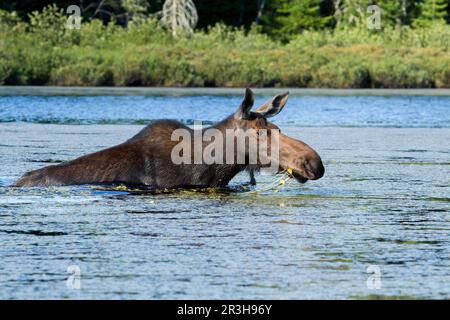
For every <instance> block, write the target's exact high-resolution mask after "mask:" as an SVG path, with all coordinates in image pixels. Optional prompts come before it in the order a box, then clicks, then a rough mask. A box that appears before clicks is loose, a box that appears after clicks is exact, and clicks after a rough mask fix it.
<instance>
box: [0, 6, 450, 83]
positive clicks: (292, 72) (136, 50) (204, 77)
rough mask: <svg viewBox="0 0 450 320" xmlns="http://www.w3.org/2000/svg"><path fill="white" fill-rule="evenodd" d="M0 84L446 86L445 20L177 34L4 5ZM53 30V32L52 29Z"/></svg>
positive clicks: (145, 24) (448, 31) (144, 24)
mask: <svg viewBox="0 0 450 320" xmlns="http://www.w3.org/2000/svg"><path fill="white" fill-rule="evenodd" d="M0 17H1V20H0V46H1V50H0V84H22V85H44V84H45V85H80V86H90V85H92V86H96V85H114V86H226V87H241V86H260V87H267V86H287V87H290V86H293V87H332V88H362V87H374V88H381V87H383V88H411V87H440V88H445V87H446V88H449V87H450V71H449V70H450V27H449V25H448V24H443V23H431V24H429V25H428V26H427V27H423V28H420V29H418V28H413V27H409V26H398V25H395V24H392V25H391V26H390V25H387V26H385V27H384V29H383V30H367V29H366V28H357V27H350V26H346V27H338V28H335V29H320V30H303V32H302V33H298V34H296V35H293V36H292V39H291V40H289V41H288V42H286V43H285V42H281V41H279V40H278V39H273V38H271V37H269V36H268V35H266V34H263V33H261V32H260V30H261V26H256V25H253V27H251V28H250V29H249V30H246V29H245V28H243V27H241V28H237V27H230V26H226V25H225V24H216V25H215V26H212V27H209V28H207V29H206V30H201V29H200V30H197V31H196V32H194V33H193V34H192V35H191V36H190V37H188V38H187V37H186V38H185V37H178V38H173V37H172V35H171V34H170V33H169V32H167V31H166V30H165V29H164V28H162V27H161V26H160V24H159V23H158V21H156V20H155V19H154V18H144V19H142V21H141V22H140V23H130V24H129V25H128V27H122V26H120V25H117V24H115V23H113V22H111V23H108V24H103V23H102V21H100V20H98V19H93V20H91V21H88V20H83V22H82V24H81V29H80V30H76V29H75V30H68V29H65V27H64V26H65V22H66V21H65V20H66V15H65V14H64V12H63V11H61V10H59V9H57V8H56V7H53V6H52V7H49V8H47V9H46V10H43V11H42V12H35V13H33V14H31V16H30V19H29V22H28V23H25V22H23V21H21V20H20V19H18V18H17V14H14V13H7V12H4V11H1V10H0ZM49 30H53V32H49Z"/></svg>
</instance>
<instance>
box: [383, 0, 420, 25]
mask: <svg viewBox="0 0 450 320" xmlns="http://www.w3.org/2000/svg"><path fill="white" fill-rule="evenodd" d="M376 5H378V6H379V7H380V8H381V16H382V22H383V23H385V24H389V25H405V24H407V23H408V22H409V16H408V14H410V13H411V8H412V5H413V1H411V0H399V1H392V0H377V1H376Z"/></svg>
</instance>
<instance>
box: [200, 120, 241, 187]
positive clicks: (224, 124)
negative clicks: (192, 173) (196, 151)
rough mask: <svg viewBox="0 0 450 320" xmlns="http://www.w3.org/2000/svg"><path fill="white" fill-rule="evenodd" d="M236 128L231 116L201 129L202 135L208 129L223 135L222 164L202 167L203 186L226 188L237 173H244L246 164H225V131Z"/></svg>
mask: <svg viewBox="0 0 450 320" xmlns="http://www.w3.org/2000/svg"><path fill="white" fill-rule="evenodd" d="M236 128H237V126H236V120H235V118H234V115H231V116H229V117H227V118H225V119H224V120H222V121H220V122H218V123H216V124H214V125H212V126H210V127H207V128H204V129H203V133H204V132H205V131H206V130H208V129H216V130H219V131H220V132H221V133H222V135H223V142H224V143H223V146H222V148H223V149H222V151H223V155H224V161H223V164H212V165H206V164H205V165H202V167H203V170H202V171H203V172H202V178H201V179H202V180H203V181H204V184H205V185H213V186H219V187H222V186H226V185H227V184H228V183H229V182H230V180H231V179H233V178H234V177H235V176H236V175H237V174H238V173H239V172H241V171H244V170H245V169H247V167H248V166H247V165H246V164H238V163H236V161H233V163H231V164H228V163H226V161H225V160H226V159H225V155H226V151H227V150H226V136H227V135H226V130H227V129H229V130H235V129H236ZM208 144H209V142H206V143H204V146H206V145H208ZM233 149H234V153H235V154H234V159H236V150H235V148H233Z"/></svg>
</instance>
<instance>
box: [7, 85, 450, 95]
mask: <svg viewBox="0 0 450 320" xmlns="http://www.w3.org/2000/svg"><path fill="white" fill-rule="evenodd" d="M284 91H289V94H290V95H291V96H385V97H395V96H433V97H450V89H324V88H322V89H307V88H284V87H283V88H253V92H254V94H255V95H261V96H262V95H264V96H271V95H275V94H277V93H280V92H284ZM242 93H243V88H224V87H222V88H198V87H184V88H180V87H100V86H99V87H62V86H0V96H198V95H209V96H232V95H237V96H240V95H242Z"/></svg>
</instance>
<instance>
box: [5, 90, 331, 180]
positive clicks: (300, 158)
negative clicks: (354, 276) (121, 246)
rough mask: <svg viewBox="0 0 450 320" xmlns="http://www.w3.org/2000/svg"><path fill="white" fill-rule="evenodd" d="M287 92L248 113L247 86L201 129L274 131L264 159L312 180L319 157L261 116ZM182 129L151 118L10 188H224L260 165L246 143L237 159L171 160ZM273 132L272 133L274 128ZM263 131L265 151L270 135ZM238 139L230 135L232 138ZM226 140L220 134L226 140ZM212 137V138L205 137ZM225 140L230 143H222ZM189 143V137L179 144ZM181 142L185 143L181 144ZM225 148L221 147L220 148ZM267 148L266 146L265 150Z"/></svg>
mask: <svg viewBox="0 0 450 320" xmlns="http://www.w3.org/2000/svg"><path fill="white" fill-rule="evenodd" d="M288 95H289V93H288V92H286V93H282V94H278V95H276V96H274V97H273V98H272V99H270V100H269V101H267V102H265V103H264V104H262V105H261V106H260V107H258V108H257V109H256V110H255V111H251V108H252V107H253V103H254V96H253V92H252V91H251V90H250V89H249V88H247V89H246V91H245V95H244V98H243V100H242V103H241V104H240V106H239V107H238V109H237V110H236V112H234V113H233V114H231V115H230V116H228V117H227V118H225V119H224V120H222V121H220V122H218V123H217V124H215V125H213V126H210V127H208V128H205V129H201V130H208V129H211V128H212V129H214V130H216V132H217V131H218V132H223V133H225V131H226V130H229V129H233V130H235V129H239V131H237V132H254V135H255V136H254V138H255V139H257V140H258V139H260V137H259V134H258V132H260V131H261V130H269V131H267V132H269V133H270V132H279V134H278V135H277V141H278V152H277V157H273V156H272V153H273V154H274V153H275V152H270V155H269V154H268V155H267V157H268V158H270V157H271V160H272V164H273V161H276V163H275V165H276V167H277V170H278V171H284V170H287V169H289V172H292V175H293V176H294V177H295V179H296V180H297V181H298V182H301V183H304V182H306V181H307V180H316V179H319V178H321V177H322V176H323V175H324V172H325V169H324V166H323V164H322V160H321V158H320V156H319V155H318V154H317V152H316V151H314V150H313V149H312V148H311V147H309V146H308V145H307V144H305V143H304V142H302V141H299V140H296V139H293V138H290V137H288V136H286V135H284V134H282V133H281V132H280V131H279V128H278V127H277V126H276V125H274V124H273V123H271V122H269V121H268V120H267V119H268V118H270V117H273V116H275V115H277V114H278V113H279V112H280V111H281V110H282V109H283V107H284V106H285V105H286V102H287V100H288ZM179 129H182V130H185V131H187V132H190V133H192V136H195V133H196V132H195V131H196V130H195V128H194V129H191V128H189V127H188V126H185V125H184V124H182V123H180V122H177V121H173V120H157V121H155V122H153V123H152V124H149V125H148V126H147V127H145V128H144V129H142V130H141V131H140V132H139V133H138V134H136V135H135V136H134V137H132V138H131V139H129V140H127V141H126V142H124V143H122V144H119V145H116V146H113V147H110V148H107V149H104V150H101V151H98V152H95V153H92V154H88V155H85V156H82V157H79V158H77V159H75V160H71V161H67V162H63V163H60V164H57V165H51V166H47V167H44V168H41V169H37V170H33V171H30V172H27V173H26V174H25V175H23V176H22V177H21V178H20V179H19V180H18V181H16V182H15V183H14V184H13V186H15V187H33V186H62V185H85V184H101V185H108V184H112V185H114V184H125V185H140V186H145V187H151V188H168V189H172V188H196V187H219V188H220V187H225V186H226V185H227V184H228V183H229V182H230V180H231V179H233V177H234V176H236V175H237V174H238V173H239V172H242V171H248V172H250V175H251V178H252V180H253V179H254V177H253V172H254V171H257V170H260V169H262V168H264V166H266V164H265V163H267V161H266V162H264V161H263V160H267V159H262V157H261V156H257V158H256V160H255V161H254V163H250V161H249V158H250V154H249V153H250V149H251V148H250V144H249V143H246V144H244V147H242V148H240V149H239V148H238V149H236V150H234V153H235V154H234V155H233V157H234V158H233V159H236V158H238V157H239V156H241V157H242V158H243V159H244V162H242V163H229V162H226V163H219V162H217V163H206V162H202V163H174V161H173V149H174V148H175V147H176V146H177V145H179V144H180V142H179V141H176V140H175V141H174V140H173V138H172V134H173V132H174V131H175V130H179ZM274 130H275V131H274ZM269 133H268V134H267V136H266V139H267V141H269V144H268V145H269V149H271V148H270V145H271V143H270V142H271V141H272V140H274V136H273V135H271V134H269ZM236 138H238V137H231V138H230V139H236ZM226 139H227V138H225V140H226ZM211 140H212V139H211ZM225 142H230V141H225ZM183 143H184V144H185V146H187V147H190V146H191V144H193V143H194V139H193V138H192V139H188V140H187V141H184V142H183ZM210 143H212V142H208V141H203V142H202V146H201V148H203V149H204V148H207V147H208V145H209V144H210ZM186 144H187V145H186ZM224 148H225V147H224ZM194 149H195V148H187V149H186V150H190V151H186V152H191V153H194V152H195V150H194ZM269 151H271V150H269Z"/></svg>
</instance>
